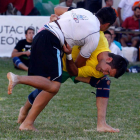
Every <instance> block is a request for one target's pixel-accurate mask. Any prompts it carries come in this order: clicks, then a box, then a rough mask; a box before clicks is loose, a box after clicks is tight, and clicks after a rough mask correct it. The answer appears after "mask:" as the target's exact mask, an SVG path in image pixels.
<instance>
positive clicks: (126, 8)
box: [117, 0, 137, 25]
mask: <svg viewBox="0 0 140 140" xmlns="http://www.w3.org/2000/svg"><path fill="white" fill-rule="evenodd" d="M135 1H137V0H121V1H120V3H119V5H118V9H117V10H118V15H119V20H120V25H121V24H122V23H123V21H124V20H125V19H126V18H127V17H130V16H132V15H133V14H134V12H133V11H132V6H133V4H134V2H135ZM122 9H123V13H122V17H121V10H122Z"/></svg>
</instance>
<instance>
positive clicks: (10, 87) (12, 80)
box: [7, 72, 18, 94]
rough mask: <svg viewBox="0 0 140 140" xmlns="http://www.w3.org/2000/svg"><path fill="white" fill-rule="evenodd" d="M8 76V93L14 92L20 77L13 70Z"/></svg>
mask: <svg viewBox="0 0 140 140" xmlns="http://www.w3.org/2000/svg"><path fill="white" fill-rule="evenodd" d="M7 78H8V80H9V85H8V94H12V90H13V88H14V86H16V84H17V83H18V78H17V75H15V74H13V73H12V72H8V73H7Z"/></svg>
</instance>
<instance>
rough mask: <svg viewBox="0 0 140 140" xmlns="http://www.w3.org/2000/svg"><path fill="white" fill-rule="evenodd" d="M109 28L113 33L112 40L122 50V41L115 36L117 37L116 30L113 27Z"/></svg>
mask: <svg viewBox="0 0 140 140" xmlns="http://www.w3.org/2000/svg"><path fill="white" fill-rule="evenodd" d="M108 30H109V32H110V33H111V35H112V42H114V43H115V44H116V45H117V46H118V47H119V48H120V50H121V51H122V46H121V43H120V42H118V41H116V40H115V37H116V34H115V30H114V29H113V28H111V27H110V28H109V29H108Z"/></svg>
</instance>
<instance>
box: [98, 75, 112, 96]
mask: <svg viewBox="0 0 140 140" xmlns="http://www.w3.org/2000/svg"><path fill="white" fill-rule="evenodd" d="M110 84H111V81H110V79H109V78H108V77H107V76H106V77H103V78H102V79H101V80H100V82H99V83H98V84H97V85H96V88H97V90H96V97H104V98H109V92H110Z"/></svg>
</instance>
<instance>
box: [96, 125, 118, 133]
mask: <svg viewBox="0 0 140 140" xmlns="http://www.w3.org/2000/svg"><path fill="white" fill-rule="evenodd" d="M97 131H98V132H112V133H116V132H120V130H119V129H115V128H112V127H111V126H109V125H108V124H104V125H102V126H97Z"/></svg>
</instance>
